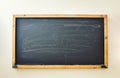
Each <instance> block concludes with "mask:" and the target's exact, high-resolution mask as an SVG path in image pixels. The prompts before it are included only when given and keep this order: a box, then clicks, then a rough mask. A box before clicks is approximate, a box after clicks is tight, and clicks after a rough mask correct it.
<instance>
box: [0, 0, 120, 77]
mask: <svg viewBox="0 0 120 78" xmlns="http://www.w3.org/2000/svg"><path fill="white" fill-rule="evenodd" d="M13 14H107V15H108V17H109V21H108V24H109V26H108V33H109V47H108V48H109V55H108V56H109V68H108V69H52V70H51V69H24V70H16V69H13V68H12V24H13V20H12V16H13ZM0 78H120V0H0Z"/></svg>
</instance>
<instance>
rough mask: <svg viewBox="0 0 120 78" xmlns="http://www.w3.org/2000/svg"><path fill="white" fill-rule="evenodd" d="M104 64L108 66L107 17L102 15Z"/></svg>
mask: <svg viewBox="0 0 120 78" xmlns="http://www.w3.org/2000/svg"><path fill="white" fill-rule="evenodd" d="M104 37H105V39H104V64H105V66H106V67H108V17H107V15H105V16H104Z"/></svg>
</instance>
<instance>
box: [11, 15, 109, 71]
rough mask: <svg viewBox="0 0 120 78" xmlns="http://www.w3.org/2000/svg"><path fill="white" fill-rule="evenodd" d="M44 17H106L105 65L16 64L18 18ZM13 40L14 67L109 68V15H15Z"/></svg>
mask: <svg viewBox="0 0 120 78" xmlns="http://www.w3.org/2000/svg"><path fill="white" fill-rule="evenodd" d="M40 17H42V18H44V17H48V18H49V17H50V18H51V17H53V18H56V17H59V18H63V17H75V18H79V17H80V18H104V65H103V66H101V65H73V66H72V65H54V66H53V65H16V59H15V57H16V55H15V53H16V52H15V51H16V50H15V49H16V47H15V42H16V40H15V38H16V18H40ZM12 33H13V40H12V46H13V48H12V52H13V53H12V66H13V68H20V69H25V68H42V69H46V68H50V69H62V68H63V69H66V68H74V69H75V68H76V69H77V68H87V69H94V68H95V69H96V68H99V69H101V68H108V19H107V15H80V14H75V15H74V14H72V15H69V14H47V15H46V14H43V15H13V32H12Z"/></svg>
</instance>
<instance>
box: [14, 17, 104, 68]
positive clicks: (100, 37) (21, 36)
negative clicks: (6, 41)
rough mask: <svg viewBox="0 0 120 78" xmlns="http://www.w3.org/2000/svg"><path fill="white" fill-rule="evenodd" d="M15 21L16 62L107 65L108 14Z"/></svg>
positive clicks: (22, 63) (17, 19)
mask: <svg viewBox="0 0 120 78" xmlns="http://www.w3.org/2000/svg"><path fill="white" fill-rule="evenodd" d="M15 20H16V22H15V25H16V28H15V30H16V37H15V41H16V43H15V52H16V53H15V58H16V60H15V65H52V66H54V65H55V66H56V65H66V66H67V65H70V66H75V65H93V66H94V65H100V66H101V67H106V66H105V57H104V54H105V53H104V51H105V45H104V28H105V27H104V25H105V23H104V20H105V19H104V17H103V18H94V17H93V18H92V17H91V18H87V17H86V18H80V17H79V18H76V17H67V18H66V17H62V18H60V17H56V18H54V17H39V18H35V17H34V18H33V17H31V18H28V17H26V18H22V17H21V18H16V19H15Z"/></svg>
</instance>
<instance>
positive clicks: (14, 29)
mask: <svg viewBox="0 0 120 78" xmlns="http://www.w3.org/2000/svg"><path fill="white" fill-rule="evenodd" d="M12 31H13V32H12V66H14V65H15V59H16V58H15V53H16V52H15V37H16V17H15V16H13V29H12Z"/></svg>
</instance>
